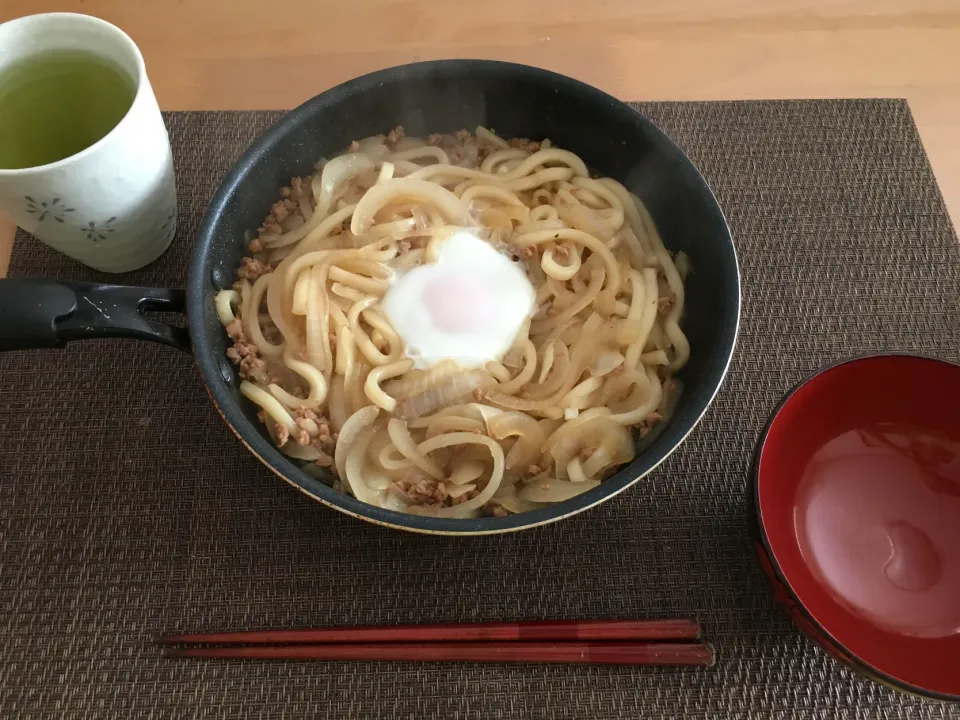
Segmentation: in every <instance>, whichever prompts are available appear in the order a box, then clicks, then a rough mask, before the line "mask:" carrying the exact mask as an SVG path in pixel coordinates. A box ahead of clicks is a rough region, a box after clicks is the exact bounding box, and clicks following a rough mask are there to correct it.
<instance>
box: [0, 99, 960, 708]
mask: <svg viewBox="0 0 960 720" xmlns="http://www.w3.org/2000/svg"><path fill="white" fill-rule="evenodd" d="M638 107H639V109H641V110H642V111H643V112H644V113H646V114H647V115H648V116H649V117H651V118H652V119H653V120H654V121H655V122H657V123H658V124H659V125H660V126H661V127H662V128H664V129H665V130H666V131H667V132H668V133H669V134H671V135H672V136H673V137H674V138H675V139H676V140H677V141H678V142H679V144H680V145H681V146H682V147H683V148H684V149H685V150H686V151H687V152H688V153H689V155H690V156H691V157H692V158H693V160H694V162H696V163H697V164H698V165H699V166H700V168H701V169H702V170H703V172H704V174H705V175H706V177H707V179H708V181H709V182H710V183H711V185H712V186H713V188H714V189H715V190H716V192H717V195H718V197H719V200H720V202H721V205H722V206H723V208H724V209H725V211H726V213H727V215H728V218H729V220H730V224H731V226H732V228H733V231H734V234H735V237H736V242H737V246H738V249H739V252H740V258H741V262H742V272H743V281H744V310H743V323H742V334H741V339H740V344H739V347H738V350H737V354H736V357H735V360H734V364H733V367H732V370H731V373H730V376H729V378H728V380H727V382H726V385H725V387H724V389H723V391H722V392H721V394H720V395H719V397H718V399H717V401H716V404H715V405H714V407H713V409H712V410H711V411H710V412H709V413H708V414H707V416H706V418H705V420H704V421H703V423H702V424H701V425H700V426H699V428H698V429H697V430H696V431H695V432H694V433H693V434H692V435H691V436H690V438H689V439H688V440H687V442H686V443H685V445H684V446H683V447H682V448H681V450H680V451H679V452H677V453H676V454H674V455H673V456H672V457H671V458H670V459H669V461H667V462H666V463H664V465H662V466H661V467H660V468H659V469H658V470H657V471H656V472H655V473H653V474H652V475H651V476H650V477H649V478H648V479H646V480H645V481H644V482H642V483H640V484H638V485H637V486H634V487H633V488H632V489H630V490H629V491H628V492H625V493H623V494H622V495H620V496H618V497H617V498H616V499H615V500H613V501H611V502H609V503H607V504H605V505H603V506H601V507H599V508H597V509H594V510H591V511H589V512H587V513H584V514H582V515H579V516H577V517H575V518H572V519H570V520H566V521H563V522H560V523H558V524H555V525H551V526H548V527H544V528H540V529H536V530H532V531H526V532H522V533H519V534H513V535H507V536H498V537H481V538H460V539H453V538H446V537H428V536H416V535H410V534H403V533H399V532H395V531H389V530H385V529H382V528H378V527H374V526H371V525H367V524H364V523H361V522H359V521H357V520H353V519H350V518H347V517H345V516H343V515H340V514H338V513H335V512H333V511H331V510H327V509H325V508H323V507H321V506H320V505H318V504H315V503H313V502H311V501H310V500H309V499H307V498H305V497H304V496H302V495H300V494H299V493H297V492H296V491H294V490H293V489H291V488H290V487H289V486H287V485H285V484H284V483H282V482H280V481H279V480H277V479H276V478H275V477H274V476H273V475H272V474H270V473H269V472H268V471H267V470H266V469H265V468H264V467H262V466H261V465H260V464H259V463H258V462H257V461H256V460H255V459H254V458H253V457H251V455H250V454H249V453H247V452H246V451H245V450H244V449H243V448H242V447H241V445H240V444H239V442H238V441H237V440H236V439H235V438H234V436H233V435H232V434H231V432H230V431H229V430H228V429H227V428H226V426H225V425H224V424H223V423H222V422H221V421H220V419H219V417H218V416H217V414H216V412H214V411H213V409H212V407H211V404H210V402H209V400H208V399H207V397H206V394H205V393H204V391H203V388H202V385H201V383H200V380H199V377H198V373H197V371H196V369H195V368H194V366H193V364H192V361H191V359H190V358H189V357H188V356H186V355H184V354H179V353H177V352H175V351H173V350H169V349H166V348H161V347H156V346H152V345H147V344H137V343H134V342H126V341H101V342H95V343H90V342H88V343H76V344H74V345H73V346H71V347H69V348H67V349H66V350H63V351H51V352H26V353H7V354H5V355H2V356H0V609H2V614H0V628H2V634H0V635H2V637H0V717H2V718H41V717H43V718H59V717H66V718H71V719H75V720H80V719H81V718H152V719H158V718H176V719H180V718H208V719H217V720H220V719H223V720H226V719H227V718H229V719H231V720H233V719H235V718H248V717H249V718H262V719H264V720H273V719H276V718H305V717H343V718H424V717H436V718H443V719H444V720H453V719H456V718H482V719H483V720H495V719H501V718H522V719H524V720H527V719H537V718H543V719H548V718H549V719H551V720H553V719H556V718H578V719H581V718H586V719H590V720H599V719H603V718H627V717H629V718H633V717H649V718H661V717H662V718H702V719H704V720H706V719H708V718H709V719H710V720H713V719H715V718H757V719H759V718H790V719H794V718H798V719H806V718H960V710H958V709H957V708H956V707H952V706H948V705H944V704H939V703H934V702H928V701H923V700H919V699H916V698H912V697H907V696H903V695H899V694H896V693H894V692H892V691H890V690H888V689H886V688H884V687H881V686H878V685H875V684H872V683H869V682H866V681H862V680H860V679H858V678H857V677H856V676H855V675H853V674H852V673H850V672H848V671H847V670H845V669H844V668H842V667H841V666H839V665H838V664H837V663H835V662H834V661H833V660H831V659H829V658H828V657H827V656H826V655H825V654H824V653H822V652H821V651H819V650H818V649H817V648H815V647H814V646H813V645H812V644H811V643H809V642H807V641H806V640H805V639H804V638H803V637H801V636H800V635H799V633H798V632H797V631H795V630H794V629H793V627H792V626H791V625H790V623H789V621H788V620H787V617H786V615H785V614H784V612H783V611H781V610H780V609H779V608H778V607H777V606H776V605H775V603H774V601H773V599H772V597H771V593H770V592H769V590H768V588H767V586H766V583H765V581H764V579H763V577H762V575H761V573H760V571H759V570H758V569H757V566H756V563H755V562H754V557H753V554H752V550H751V547H750V543H749V540H748V537H747V532H746V518H745V507H744V484H745V478H746V473H747V465H748V459H749V456H750V452H751V447H752V445H753V442H754V440H755V439H756V436H757V433H758V431H759V430H760V427H761V425H762V423H763V420H764V418H765V417H766V415H767V413H768V412H769V411H770V410H771V409H772V407H773V406H774V404H775V403H776V401H777V399H778V398H779V397H780V395H781V394H782V393H783V392H784V391H785V390H786V389H787V388H789V387H790V386H791V385H792V384H793V383H795V382H796V381H797V380H799V379H800V378H801V377H803V376H804V375H805V374H806V373H808V372H810V371H812V370H814V369H815V368H816V367H818V366H820V365H822V364H824V363H826V362H828V361H832V360H835V359H838V358H841V357H844V356H849V355H853V354H856V353H862V352H867V351H871V350H881V349H889V350H909V351H914V352H920V353H925V354H929V355H938V356H940V357H944V358H947V359H950V360H953V361H958V360H960V314H958V313H960V252H958V247H957V241H956V237H955V236H954V234H953V231H952V229H951V225H950V222H949V220H948V218H947V215H946V212H945V209H944V206H943V202H942V200H941V197H940V195H939V193H938V191H937V188H936V185H935V183H934V179H933V176H932V174H931V172H930V168H929V165H928V163H927V160H926V158H925V156H924V154H923V150H922V148H921V145H920V141H919V139H918V137H917V134H916V131H915V129H914V125H913V121H912V119H911V116H910V113H909V110H908V109H907V106H906V104H905V103H903V102H900V101H830V102H746V103H740V102H738V103H677V104H672V103H665V104H660V103H650V104H642V105H639V106H638ZM278 116H279V115H278V113H269V112H259V113H174V114H170V115H168V116H167V123H168V126H169V128H170V131H171V135H172V139H173V145H174V152H175V155H176V157H177V172H178V178H179V180H178V184H179V192H180V213H181V215H180V217H181V223H180V229H179V233H178V236H177V240H176V242H175V244H174V245H173V247H172V248H171V250H170V251H169V252H168V253H167V255H166V256H165V257H164V258H163V259H162V260H161V261H159V262H158V263H155V264H154V265H153V266H152V267H149V268H147V269H145V270H143V271H140V272H137V273H132V274H130V275H129V276H128V277H126V278H124V281H127V282H131V283H137V284H158V285H171V286H180V285H182V284H183V283H184V280H185V268H186V262H187V256H188V252H189V249H190V238H191V236H192V234H193V232H194V231H195V229H196V227H197V223H198V221H199V219H200V216H201V213H202V211H203V208H204V205H205V203H206V201H207V199H208V198H209V196H210V195H211V193H212V191H213V189H214V187H215V186H216V184H217V181H218V179H219V178H220V177H221V176H222V175H223V173H224V172H225V170H226V169H227V168H228V167H229V166H230V165H231V163H232V162H233V160H234V159H235V158H236V157H237V155H238V154H239V153H240V152H241V151H242V150H243V149H244V148H245V147H246V146H247V145H248V144H249V143H250V141H251V140H252V139H253V138H254V137H255V136H256V135H257V134H258V133H259V132H261V131H262V130H263V129H264V128H266V127H267V126H268V125H269V124H270V123H271V122H272V121H273V120H275V119H276V118H277V117H278ZM10 274H11V275H12V276H21V277H22V276H46V277H51V276H52V277H58V278H72V279H93V278H95V277H96V273H93V272H91V271H88V270H86V269H84V268H82V267H80V266H79V265H77V264H75V263H74V262H72V261H70V260H68V259H67V258H65V257H63V256H61V255H58V254H56V253H54V252H52V251H49V250H47V249H46V248H45V247H44V246H42V245H40V244H39V243H37V242H35V241H33V240H32V239H30V238H26V237H21V238H20V239H19V240H18V242H17V244H16V249H15V252H14V257H13V260H12V265H11V271H10ZM2 311H3V312H8V311H9V309H8V308H3V309H2ZM658 615H664V616H693V617H697V618H699V619H700V620H701V621H702V623H703V624H704V626H705V628H706V631H707V633H708V636H709V639H710V640H712V641H713V642H714V643H716V647H717V651H718V654H719V661H718V663H717V666H716V667H715V668H713V669H711V670H689V671H687V670H660V669H653V670H650V669H632V668H612V667H564V666H536V665H530V666H506V665H402V664H361V663H355V664H345V663H343V664H342V663H313V664H269V663H258V662H248V663H215V662H206V663H200V662H190V661H182V662H180V661H169V660H163V659H161V658H160V657H159V654H158V653H157V651H156V650H155V649H154V648H153V647H152V646H151V645H150V643H149V638H150V635H151V633H154V632H156V631H160V630H174V629H184V630H186V629H215V628H235V627H241V628H242V627H269V626H294V625H316V624H350V623H391V622H406V621H466V620H495V619H514V618H547V617H550V618H555V617H598V618H600V617H645V616H658Z"/></svg>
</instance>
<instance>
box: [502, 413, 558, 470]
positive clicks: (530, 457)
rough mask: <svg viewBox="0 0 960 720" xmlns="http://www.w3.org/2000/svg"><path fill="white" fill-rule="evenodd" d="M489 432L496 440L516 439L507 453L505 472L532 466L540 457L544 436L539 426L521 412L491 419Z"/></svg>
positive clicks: (504, 414)
mask: <svg viewBox="0 0 960 720" xmlns="http://www.w3.org/2000/svg"><path fill="white" fill-rule="evenodd" d="M488 427H489V431H490V435H492V436H493V437H494V438H496V439H497V440H503V439H505V438H508V437H516V438H517V441H516V442H515V443H514V444H513V447H512V448H510V452H509V453H507V458H506V468H507V470H515V469H523V468H527V467H530V466H531V465H533V464H534V462H535V461H536V459H537V458H538V457H539V456H540V449H541V448H542V447H543V443H544V440H546V435H544V433H543V430H542V429H541V427H540V424H539V423H538V422H537V421H536V420H535V419H534V418H532V417H530V416H529V415H527V414H526V413H522V412H505V413H500V414H499V415H496V416H495V417H493V418H491V420H490V422H489V425H488Z"/></svg>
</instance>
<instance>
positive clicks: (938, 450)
mask: <svg viewBox="0 0 960 720" xmlns="http://www.w3.org/2000/svg"><path fill="white" fill-rule="evenodd" d="M958 408H960V367H958V366H956V365H952V364H950V363H946V362H940V361H937V360H930V359H926V358H919V357H912V356H903V355H887V356H877V357H869V358H862V359H859V360H855V361H851V362H847V363H843V364H840V365H837V366H834V367H832V368H829V369H827V370H825V371H823V372H821V373H820V374H818V375H816V376H814V377H813V378H812V379H810V380H808V381H807V382H806V383H804V384H803V385H801V386H800V387H799V388H798V389H797V390H796V391H795V392H794V393H793V394H792V395H791V396H790V397H789V398H788V399H787V400H786V401H785V402H784V404H783V405H782V407H781V408H780V410H779V412H778V413H777V415H776V416H775V418H774V419H773V421H772V423H771V425H770V427H769V430H768V433H767V435H766V438H765V441H764V442H763V445H762V448H761V450H760V455H759V463H758V465H757V477H756V482H757V500H758V507H759V514H760V522H761V525H762V528H763V532H764V533H765V535H766V540H767V542H768V545H769V548H770V551H771V553H772V555H773V559H774V564H775V565H777V566H778V567H779V570H780V572H781V574H782V576H783V578H784V579H785V581H786V584H787V586H788V587H789V589H790V590H791V591H792V592H793V593H794V594H795V596H796V598H797V599H798V600H799V603H800V605H801V606H802V607H803V608H804V609H805V610H806V611H807V613H808V614H809V615H810V616H811V617H812V619H813V620H814V621H815V622H816V623H817V624H819V625H820V627H821V628H822V629H823V630H824V631H825V632H826V634H827V635H829V636H831V637H832V638H833V640H835V641H836V642H837V643H838V644H839V645H840V646H841V647H842V648H844V649H846V650H847V651H848V652H849V653H850V654H851V655H853V656H855V657H856V658H858V659H859V660H860V661H862V662H863V663H864V664H865V665H866V666H867V668H868V669H869V670H872V671H874V672H876V673H879V674H881V675H882V676H886V678H885V679H888V680H892V681H894V682H896V683H898V684H900V685H901V686H908V687H910V688H913V689H921V690H924V691H928V692H933V693H939V694H942V695H955V696H960V671H958V668H960V423H958V422H957V410H958Z"/></svg>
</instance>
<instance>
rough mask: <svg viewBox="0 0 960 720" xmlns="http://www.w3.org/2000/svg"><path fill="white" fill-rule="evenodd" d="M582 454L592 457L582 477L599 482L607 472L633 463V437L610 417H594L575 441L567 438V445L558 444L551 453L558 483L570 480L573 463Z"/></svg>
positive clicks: (583, 424) (576, 434)
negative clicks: (613, 466) (607, 469)
mask: <svg viewBox="0 0 960 720" xmlns="http://www.w3.org/2000/svg"><path fill="white" fill-rule="evenodd" d="M583 415H586V413H583ZM581 417H582V415H581ZM571 422H575V421H571ZM555 434H556V433H555ZM581 451H586V452H589V453H590V455H589V457H588V458H587V459H586V460H585V461H584V462H583V473H584V474H585V475H586V476H587V477H589V478H596V477H600V476H601V473H602V472H603V471H604V470H605V469H606V468H608V467H610V466H612V465H620V464H622V463H625V462H629V461H630V460H632V459H633V455H634V448H633V438H631V437H630V431H629V430H627V429H626V428H625V427H624V426H623V425H621V424H620V423H618V422H616V421H615V420H613V419H612V418H611V417H610V416H608V415H607V416H605V415H599V416H593V417H592V418H591V419H589V420H588V421H586V422H584V423H582V424H580V425H579V426H578V427H577V429H576V433H575V436H574V437H572V438H571V437H569V436H568V437H567V439H566V440H565V441H564V442H562V443H557V444H555V445H554V446H553V448H552V450H551V451H550V454H551V455H552V456H553V460H554V464H555V467H556V472H557V478H558V479H560V480H565V479H566V478H567V468H568V466H569V464H570V462H571V461H572V460H573V459H574V458H576V457H577V456H578V455H579V454H580V452H581Z"/></svg>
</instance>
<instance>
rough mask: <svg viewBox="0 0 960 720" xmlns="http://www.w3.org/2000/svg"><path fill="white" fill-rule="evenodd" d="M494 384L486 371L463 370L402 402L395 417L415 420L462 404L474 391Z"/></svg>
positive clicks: (494, 381)
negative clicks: (441, 409) (441, 408)
mask: <svg viewBox="0 0 960 720" xmlns="http://www.w3.org/2000/svg"><path fill="white" fill-rule="evenodd" d="M496 382H497V381H496V380H494V378H493V376H492V375H491V374H490V373H488V372H487V371H486V370H478V369H471V370H463V371H461V372H459V373H457V374H456V375H451V376H449V377H446V378H443V379H442V380H440V381H439V382H437V383H436V384H435V385H433V386H432V387H429V388H427V389H426V390H425V391H423V392H422V393H419V394H417V395H414V396H412V397H409V398H407V399H406V400H404V401H403V402H402V403H400V405H398V406H397V410H396V415H397V416H398V417H401V418H408V419H409V418H417V417H420V416H421V415H426V414H428V413H431V412H433V411H434V410H436V409H437V408H440V407H444V406H445V405H454V404H457V403H460V402H463V401H464V400H466V399H468V398H470V397H471V396H472V395H473V393H474V391H476V390H480V391H483V390H486V389H487V388H490V387H492V386H493V385H495V384H496Z"/></svg>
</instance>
